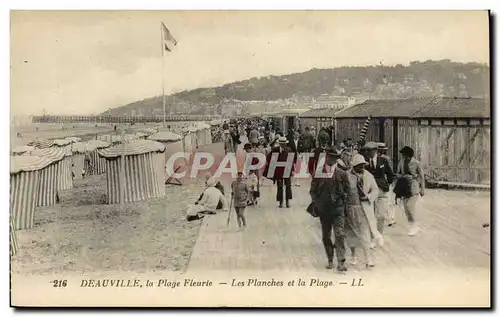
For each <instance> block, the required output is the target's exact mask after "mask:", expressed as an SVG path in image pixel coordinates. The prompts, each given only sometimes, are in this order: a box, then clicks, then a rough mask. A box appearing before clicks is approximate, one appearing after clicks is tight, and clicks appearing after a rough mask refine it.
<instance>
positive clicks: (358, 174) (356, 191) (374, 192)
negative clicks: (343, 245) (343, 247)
mask: <svg viewBox="0 0 500 317" xmlns="http://www.w3.org/2000/svg"><path fill="white" fill-rule="evenodd" d="M366 164H367V163H366V160H365V158H364V157H363V156H362V155H360V154H356V155H354V156H353V158H352V161H351V166H352V169H351V170H349V171H348V172H347V175H348V178H349V185H350V188H351V191H350V195H348V197H349V198H348V203H347V205H346V221H345V234H346V241H347V246H348V247H349V248H350V249H351V259H350V261H349V262H350V264H352V265H356V264H357V254H356V250H357V249H359V248H360V249H361V250H362V251H363V253H364V256H365V265H366V267H367V268H371V267H374V266H375V264H374V262H373V256H372V252H373V251H372V250H371V248H370V245H371V234H370V233H371V232H370V225H369V222H368V217H367V214H368V213H370V212H371V213H373V202H374V201H375V199H377V197H378V190H379V189H378V186H377V183H376V181H375V178H374V177H373V175H372V174H370V173H369V172H367V171H365V166H366Z"/></svg>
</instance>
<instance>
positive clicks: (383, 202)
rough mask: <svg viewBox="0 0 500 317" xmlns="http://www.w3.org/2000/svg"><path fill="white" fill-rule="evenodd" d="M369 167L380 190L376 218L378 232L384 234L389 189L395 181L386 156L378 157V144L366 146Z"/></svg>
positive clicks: (370, 143)
mask: <svg viewBox="0 0 500 317" xmlns="http://www.w3.org/2000/svg"><path fill="white" fill-rule="evenodd" d="M365 148H366V151H367V152H366V153H367V155H366V156H367V160H366V161H367V162H368V166H367V168H366V170H368V171H369V172H370V173H372V175H373V177H374V178H375V181H376V182H377V185H378V188H379V196H378V198H377V200H375V202H374V210H375V217H376V218H377V230H378V231H379V232H380V233H381V234H383V233H384V226H385V219H386V218H387V217H388V214H387V213H388V211H389V187H390V185H391V184H392V181H393V180H394V172H393V170H392V167H391V163H390V162H389V160H387V158H386V157H385V156H382V155H378V153H377V152H378V144H377V143H375V142H368V143H366V145H365Z"/></svg>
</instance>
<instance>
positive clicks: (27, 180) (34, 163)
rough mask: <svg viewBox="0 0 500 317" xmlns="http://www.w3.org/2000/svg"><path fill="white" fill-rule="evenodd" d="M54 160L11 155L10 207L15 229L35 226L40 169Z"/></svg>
mask: <svg viewBox="0 0 500 317" xmlns="http://www.w3.org/2000/svg"><path fill="white" fill-rule="evenodd" d="M52 162H53V161H52V159H50V158H48V157H40V156H11V157H10V209H11V219H12V223H13V226H14V230H20V229H29V228H32V227H33V224H34V220H35V207H36V200H37V196H38V192H39V190H40V170H42V169H44V168H45V167H47V166H48V165H50V164H51V163H52Z"/></svg>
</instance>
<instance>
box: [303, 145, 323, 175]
mask: <svg viewBox="0 0 500 317" xmlns="http://www.w3.org/2000/svg"><path fill="white" fill-rule="evenodd" d="M327 144H328V143H327V142H325V140H323V141H322V143H320V144H319V146H318V147H317V148H316V149H314V152H313V153H314V155H313V157H312V158H311V159H310V160H309V162H308V165H307V166H308V167H307V170H308V172H309V174H310V175H311V176H314V172H316V168H317V166H318V161H319V160H320V156H321V154H324V153H326V149H327V147H328V146H327Z"/></svg>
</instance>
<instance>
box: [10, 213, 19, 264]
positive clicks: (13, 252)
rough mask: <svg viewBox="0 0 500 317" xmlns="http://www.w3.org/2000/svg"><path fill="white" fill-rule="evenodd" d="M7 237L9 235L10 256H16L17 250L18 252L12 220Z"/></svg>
mask: <svg viewBox="0 0 500 317" xmlns="http://www.w3.org/2000/svg"><path fill="white" fill-rule="evenodd" d="M9 233H10V234H9V235H10V255H11V256H13V255H16V253H17V250H18V248H19V247H18V243H17V234H16V231H15V230H14V223H13V221H12V219H11V220H10V228H9Z"/></svg>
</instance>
